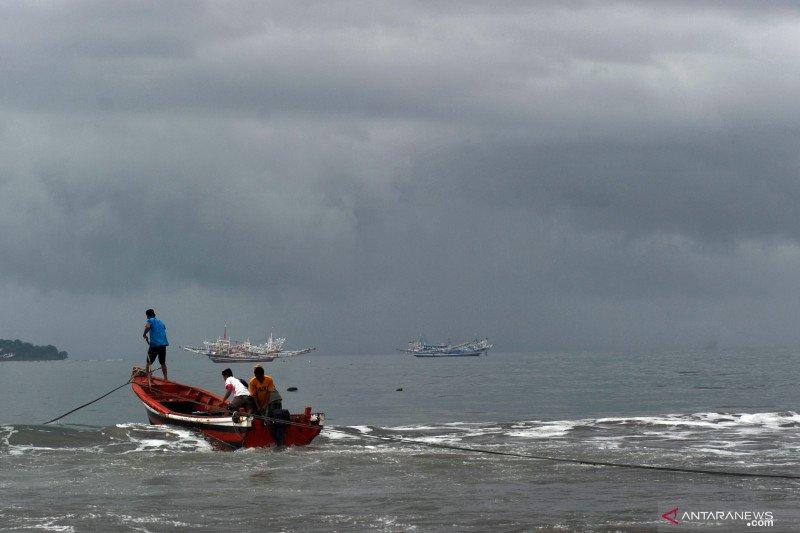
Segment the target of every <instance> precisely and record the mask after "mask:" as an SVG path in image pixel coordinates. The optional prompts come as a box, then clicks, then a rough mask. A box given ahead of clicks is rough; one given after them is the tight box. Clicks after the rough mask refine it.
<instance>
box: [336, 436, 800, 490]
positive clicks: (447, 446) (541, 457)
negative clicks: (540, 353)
mask: <svg viewBox="0 0 800 533" xmlns="http://www.w3.org/2000/svg"><path fill="white" fill-rule="evenodd" d="M324 429H325V430H326V431H333V432H336V433H342V434H344V435H349V436H351V437H356V438H362V439H375V440H382V441H389V442H398V443H401V444H416V445H418V446H427V447H429V448H440V449H444V450H457V451H464V452H475V453H485V454H489V455H502V456H506V457H519V458H522V459H535V460H538V461H551V462H554V463H570V464H577V465H584V466H606V467H612V468H627V469H635V470H656V471H660V472H677V473H681V474H703V475H709V476H726V477H750V478H772V479H795V480H800V475H795V474H762V473H758V472H739V471H728V470H708V469H703V468H681V467H677V466H657V465H641V464H632V463H614V462H609V461H592V460H588V459H569V458H565V457H549V456H546V455H535V454H531V453H521V452H504V451H501V450H487V449H485V448H472V447H469V446H456V445H454V444H441V443H435V442H421V441H418V440H414V439H405V438H403V437H381V436H378V435H363V434H361V435H353V434H352V433H349V432H347V431H342V430H339V429H330V428H327V427H326V428H324Z"/></svg>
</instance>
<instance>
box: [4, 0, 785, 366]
mask: <svg viewBox="0 0 800 533" xmlns="http://www.w3.org/2000/svg"><path fill="white" fill-rule="evenodd" d="M0 15H2V16H0V29H2V31H0V65H2V72H3V76H2V77H0V224H2V227H3V229H4V230H3V232H2V234H0V254H2V260H0V294H1V295H2V297H3V298H2V299H3V301H4V302H5V309H6V310H7V312H5V313H4V315H3V319H2V321H0V337H12V338H15V337H20V338H25V339H27V340H31V341H34V342H47V343H49V342H53V343H56V344H58V345H59V347H60V348H62V349H67V350H68V351H69V352H70V353H76V354H80V353H84V354H87V355H89V356H103V355H106V354H108V353H110V352H111V351H116V352H118V351H120V350H122V351H125V352H126V353H138V352H136V350H141V346H139V345H138V344H137V342H140V341H138V334H139V332H138V329H139V323H140V322H142V320H143V316H142V315H143V311H144V309H145V308H147V307H149V306H154V307H155V308H156V309H157V310H158V311H159V312H160V314H161V315H162V316H163V317H164V318H165V320H167V322H168V324H169V325H170V330H171V332H172V333H173V338H174V339H173V342H175V343H176V344H178V343H179V341H180V343H188V342H192V341H195V340H197V339H198V338H199V337H202V336H203V335H204V334H205V335H209V334H213V333H215V332H216V330H217V329H219V328H221V325H222V323H223V322H225V321H227V322H230V323H232V325H233V327H234V328H235V331H236V332H237V333H238V334H240V335H242V336H244V335H251V336H256V335H259V334H264V333H266V331H267V330H268V329H269V328H272V327H274V328H276V331H280V332H281V333H285V334H286V335H287V336H289V337H290V338H291V339H293V340H296V341H297V343H298V344H316V345H319V346H320V347H321V348H323V349H324V350H325V351H328V352H344V351H364V352H366V351H373V352H374V351H381V352H385V351H389V350H391V348H392V347H394V346H396V345H398V344H400V343H403V342H405V340H407V338H409V337H411V336H414V335H417V334H419V333H420V332H424V333H426V334H428V335H429V336H430V337H448V336H450V337H453V338H457V337H463V336H473V335H489V336H490V337H492V338H493V339H494V340H496V341H497V342H498V345H499V348H501V349H504V350H518V349H524V348H527V347H531V346H533V347H536V348H542V349H557V348H591V349H605V348H628V347H643V346H697V345H700V344H704V343H705V342H707V341H710V340H714V341H719V342H721V343H731V344H733V343H735V344H785V343H797V342H799V341H800V336H798V334H797V327H796V323H797V320H796V319H797V318H798V311H800V306H799V305H798V303H797V300H798V298H797V290H796V289H797V287H798V284H799V283H798V276H797V272H798V266H800V249H798V238H800V210H798V207H797V206H798V204H799V203H800V181H799V180H798V153H800V150H798V138H799V136H798V123H800V122H798V118H800V117H798V115H799V114H800V113H798V110H799V109H798V104H797V102H796V95H797V94H798V89H799V88H800V87H798V85H800V78H798V76H797V75H796V73H797V72H798V71H800V59H798V58H800V54H798V51H799V50H798V48H800V38H799V37H798V35H800V33H799V32H798V29H800V28H798V26H800V15H799V14H798V12H797V10H796V9H795V8H794V5H793V4H789V3H787V4H780V3H770V4H767V5H761V4H758V5H756V4H745V3H743V4H737V3H716V2H708V3H702V2H697V3H695V2H691V3H644V4H639V3H625V2H619V3H610V4H595V3H583V2H576V3H567V4H561V3H552V4H547V3H542V4H536V5H530V4H527V3H521V4H513V3H512V4H507V5H503V6H499V7H498V6H497V5H494V6H486V5H484V4H482V3H461V2H458V3H405V4H375V3H342V4H336V5H334V4H328V3H321V4H309V5H304V6H298V5H296V4H295V3H269V4H265V3H260V2H259V3H249V4H248V3H237V4H235V5H225V4H218V3H201V2H188V3H182V2H167V3H161V4H159V5H156V6H144V5H141V4H127V3H113V4H109V3H92V2H68V3H51V4H47V5H41V4H37V5H35V6H34V5H29V4H23V3H20V4H4V5H3V6H2V7H0ZM87 324H91V334H87V330H86V328H87Z"/></svg>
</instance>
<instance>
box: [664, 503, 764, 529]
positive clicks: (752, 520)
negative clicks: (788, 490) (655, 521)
mask: <svg viewBox="0 0 800 533" xmlns="http://www.w3.org/2000/svg"><path fill="white" fill-rule="evenodd" d="M661 518H663V519H664V520H666V521H667V522H669V523H670V524H673V525H676V526H679V525H681V524H694V525H699V524H719V523H720V522H727V523H730V522H738V523H744V525H745V526H746V527H772V526H774V525H775V517H774V516H773V514H772V511H681V510H680V508H679V507H673V508H672V509H670V510H669V511H667V512H666V513H664V514H662V515H661Z"/></svg>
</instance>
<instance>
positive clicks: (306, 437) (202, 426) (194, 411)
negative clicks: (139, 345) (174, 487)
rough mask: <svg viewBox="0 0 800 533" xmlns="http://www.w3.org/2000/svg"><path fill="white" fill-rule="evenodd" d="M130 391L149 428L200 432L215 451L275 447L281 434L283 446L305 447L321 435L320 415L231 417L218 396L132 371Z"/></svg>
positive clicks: (306, 410)
mask: <svg viewBox="0 0 800 533" xmlns="http://www.w3.org/2000/svg"><path fill="white" fill-rule="evenodd" d="M131 387H132V388H133V392H134V394H136V396H138V397H139V399H140V400H141V401H142V403H143V404H144V407H145V409H146V410H147V417H148V418H149V419H150V423H151V424H169V425H173V426H180V427H183V428H187V429H192V430H195V431H199V432H200V433H202V434H203V435H204V436H205V437H207V438H208V440H209V441H210V442H211V443H212V444H213V445H215V447H218V448H222V449H236V448H242V447H243V448H256V447H264V446H275V445H276V444H277V440H276V438H275V436H276V435H275V434H276V432H277V433H278V434H280V432H281V431H282V432H283V434H284V437H283V444H284V445H286V446H305V445H306V444H309V443H310V442H311V441H312V440H314V437H316V436H317V435H319V432H320V431H322V423H323V421H324V420H325V415H324V414H323V413H312V412H311V408H310V407H306V409H305V412H304V413H302V414H293V415H291V416H290V418H289V420H287V421H284V422H281V421H279V420H265V419H264V418H263V417H256V416H253V415H250V414H246V413H244V412H241V413H231V412H230V411H228V409H227V406H228V404H227V403H226V402H223V401H222V398H221V397H220V396H217V395H215V394H212V393H210V392H208V391H206V390H203V389H200V388H198V387H192V386H191V385H184V384H182V383H176V382H174V381H164V380H163V379H160V378H156V377H153V378H151V384H148V382H147V374H146V373H145V372H144V370H142V369H141V368H134V369H133V377H132V379H131Z"/></svg>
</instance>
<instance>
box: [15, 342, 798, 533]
mask: <svg viewBox="0 0 800 533" xmlns="http://www.w3.org/2000/svg"><path fill="white" fill-rule="evenodd" d="M798 355H800V354H799V353H798V352H795V351H790V350H738V351H709V352H705V351H698V352H658V353H605V354H597V353H532V354H501V353H490V354H489V355H488V356H486V357H479V358H463V359H457V358H450V359H415V358H413V357H409V356H403V355H395V354H392V355H373V356H326V355H324V354H321V355H314V356H312V357H308V356H307V357H301V358H295V359H291V360H288V361H283V362H275V363H269V364H267V365H266V366H267V369H268V372H269V373H271V374H272V375H273V376H274V377H275V378H276V381H277V383H278V385H279V387H280V388H281V389H282V390H283V391H285V389H286V388H287V387H288V386H297V387H298V389H299V390H298V391H297V392H291V393H290V392H283V395H284V398H285V402H284V403H285V405H286V406H288V407H289V408H290V409H291V410H292V411H299V410H301V409H302V408H303V407H304V406H305V405H312V406H313V407H314V409H315V410H321V411H325V412H326V414H327V425H328V427H329V428H331V430H332V431H324V432H323V434H322V435H321V436H320V437H319V438H318V439H317V440H316V441H315V442H314V443H313V445H312V446H309V447H306V448H294V449H288V450H286V451H283V452H275V451H271V450H241V451H237V452H219V451H215V450H213V449H212V447H211V446H210V445H209V444H208V443H207V442H206V441H204V440H203V439H202V438H200V437H199V436H197V435H195V434H192V433H190V432H188V431H184V430H176V429H170V428H164V427H154V426H150V425H148V424H146V417H145V414H144V410H143V408H142V407H141V405H140V404H139V402H138V400H137V399H136V398H135V397H134V396H133V395H132V393H131V392H130V390H129V389H127V388H125V389H123V390H120V391H118V392H117V393H115V394H113V395H112V396H110V397H108V398H106V399H104V400H102V401H100V402H98V403H97V404H94V405H92V406H90V407H87V408H86V409H83V410H81V411H79V412H78V413H76V414H74V415H72V416H70V417H68V418H66V419H65V420H63V421H62V422H60V423H58V424H54V425H51V426H42V425H41V422H42V421H44V420H47V419H49V418H52V417H54V416H56V415H58V414H60V413H62V412H65V411H67V410H69V409H70V408H72V407H74V406H76V405H78V404H80V403H83V402H85V401H88V400H90V399H92V398H94V397H96V396H99V395H100V394H102V393H104V392H106V391H107V390H109V389H111V388H113V387H115V386H117V385H119V384H121V383H124V382H125V381H126V380H127V378H128V375H129V373H130V367H131V366H132V365H133V364H134V363H135V362H136V361H135V360H134V358H119V359H110V360H105V361H81V360H77V359H71V360H67V361H63V362H49V363H4V364H2V365H0V387H1V388H2V390H3V397H4V400H5V402H6V405H7V409H5V410H4V414H3V415H2V417H0V492H2V495H3V498H2V500H3V501H2V504H0V530H20V529H23V528H33V529H42V530H50V531H108V530H111V529H113V530H119V531H176V530H178V531H179V530H187V531H189V530H209V531H219V530H223V529H225V530H229V529H231V528H235V529H238V530H241V531H254V530H259V529H267V530H285V531H301V530H303V531H351V530H383V531H401V530H418V531H431V530H434V531H436V530H452V529H456V530H461V531H464V530H466V531H470V530H473V531H486V530H489V529H492V530H501V531H522V530H531V529H536V528H540V529H546V530H550V529H580V530H592V529H593V530H604V529H607V528H612V529H613V528H622V529H626V530H651V529H654V528H661V527H663V528H664V529H667V528H669V527H673V526H672V525H671V524H670V523H669V522H667V521H666V520H665V519H664V518H662V517H661V515H662V514H663V513H665V512H667V511H669V510H670V509H673V508H675V507H679V509H680V511H679V512H680V513H684V512H686V511H706V512H708V511H738V512H745V511H750V512H764V511H769V512H771V513H772V516H774V528H772V529H783V530H786V529H794V528H800V510H798V508H799V507H800V506H799V505H798V503H799V502H800V481H797V480H780V479H770V478H736V477H712V476H706V475H700V474H686V473H670V472H654V471H643V470H621V469H614V468H607V467H587V466H582V465H575V464H564V463H553V462H546V461H536V460H531V459H524V458H518V457H507V456H495V455H484V454H479V453H475V452H466V451H458V450H446V449H440V448H431V447H428V446H427V445H426V444H427V443H444V444H454V445H459V446H467V447H474V448H482V449H487V450H503V451H512V452H520V453H530V454H537V455H547V456H558V457H568V458H580V459H589V460H598V461H614V462H625V463H640V464H652V465H663V466H680V467H689V468H692V467H696V468H704V469H719V470H736V471H743V472H754V471H758V472H769V473H785V474H794V475H800V466H799V465H798V461H797V455H798V451H800V438H798V437H800V415H799V414H798V411H800V409H798V405H800V391H798V387H797V386H796V383H797V382H798V378H799V377H800V375H798V374H799V373H798V371H797V370H796V368H795V365H794V364H793V363H794V361H796V360H797V356H798ZM169 362H170V374H171V377H172V378H173V379H175V380H178V381H185V382H189V383H194V384H198V385H201V386H204V387H205V388H208V389H210V390H215V391H220V390H221V388H222V379H221V377H220V376H219V372H220V370H221V369H222V366H223V365H214V364H213V363H210V362H209V361H208V360H206V359H204V358H199V357H195V356H192V355H190V354H186V353H181V352H178V351H177V350H172V351H171V353H170V355H169ZM250 368H251V365H235V366H234V370H235V371H237V372H238V373H239V374H241V375H246V374H248V373H249V370H250ZM399 387H402V388H403V391H401V392H398V391H396V390H395V389H397V388H399ZM376 437H377V438H376ZM386 438H391V439H399V438H402V439H404V442H399V441H397V440H393V441H387V440H386ZM683 525H684V526H686V525H691V526H692V527H695V528H697V527H708V528H709V529H717V530H725V531H730V530H737V529H741V530H748V531H752V530H754V529H758V528H754V527H748V526H747V525H746V523H745V521H744V520H736V519H728V518H726V517H723V518H722V519H710V520H695V521H688V524H687V521H684V523H683ZM767 529H771V528H767Z"/></svg>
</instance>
